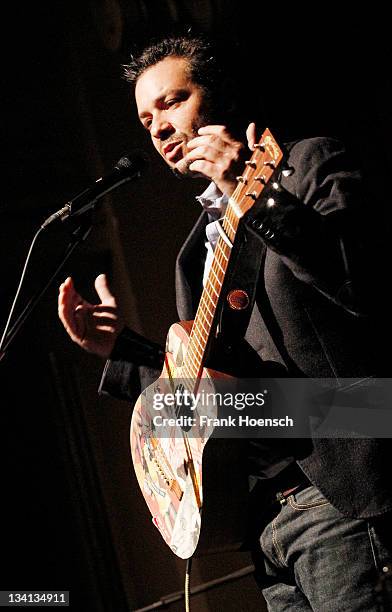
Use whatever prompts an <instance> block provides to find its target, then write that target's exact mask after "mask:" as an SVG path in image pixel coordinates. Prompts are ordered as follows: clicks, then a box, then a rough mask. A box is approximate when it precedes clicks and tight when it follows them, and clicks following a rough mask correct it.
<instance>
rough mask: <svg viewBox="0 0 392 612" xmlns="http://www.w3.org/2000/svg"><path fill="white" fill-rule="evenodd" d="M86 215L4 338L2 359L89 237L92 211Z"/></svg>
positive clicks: (0, 354) (0, 356)
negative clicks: (60, 273)
mask: <svg viewBox="0 0 392 612" xmlns="http://www.w3.org/2000/svg"><path fill="white" fill-rule="evenodd" d="M86 217H87V218H86V219H85V220H84V221H83V223H81V224H80V225H79V227H77V228H76V230H74V231H73V232H72V236H71V242H70V243H69V244H68V246H67V248H66V250H65V253H64V255H63V256H62V257H61V259H60V262H59V263H58V264H57V266H56V269H55V270H54V272H53V273H52V274H51V276H50V277H49V279H48V280H47V281H46V282H45V284H44V285H43V287H42V288H41V289H39V290H38V291H37V293H35V294H34V295H33V297H32V298H31V299H30V300H29V301H28V303H27V304H26V306H25V308H24V309H23V310H22V312H21V313H20V315H19V316H18V318H17V319H16V321H15V323H14V324H13V325H12V327H11V328H10V330H9V332H8V333H7V335H6V337H5V339H4V345H3V347H2V349H1V352H0V361H1V360H2V359H3V357H5V355H6V351H7V349H8V347H9V346H10V344H11V342H13V340H14V339H15V337H16V336H17V334H18V333H19V331H20V330H21V329H22V327H23V325H24V323H25V322H26V321H27V319H28V317H29V316H30V315H31V313H32V312H33V310H34V308H35V307H36V305H37V304H38V303H39V301H40V300H41V298H42V296H43V295H44V294H45V293H46V291H47V290H48V288H49V287H50V286H51V284H52V283H53V281H54V280H55V279H56V277H57V275H58V273H59V272H60V270H61V269H62V268H63V267H64V264H65V263H66V261H67V260H68V259H69V258H70V256H71V255H72V253H73V252H74V250H75V249H76V247H77V246H79V244H81V243H82V242H84V241H85V240H86V238H87V237H88V235H89V234H90V232H91V229H92V222H91V213H90V214H88V215H86Z"/></svg>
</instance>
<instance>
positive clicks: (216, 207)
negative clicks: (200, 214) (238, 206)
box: [196, 181, 229, 219]
mask: <svg viewBox="0 0 392 612" xmlns="http://www.w3.org/2000/svg"><path fill="white" fill-rule="evenodd" d="M196 200H198V201H199V202H200V204H201V205H202V207H203V208H204V210H205V211H207V212H208V214H209V215H211V217H213V218H214V219H219V217H221V216H222V215H223V214H224V212H225V210H226V206H227V203H228V201H229V198H228V197H227V195H226V194H225V193H222V192H221V190H220V189H218V187H217V186H216V185H215V183H214V182H213V181H212V182H211V183H210V184H209V185H208V187H207V189H205V190H204V191H203V193H201V194H200V195H199V196H196Z"/></svg>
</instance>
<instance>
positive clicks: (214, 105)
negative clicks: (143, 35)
mask: <svg viewBox="0 0 392 612" xmlns="http://www.w3.org/2000/svg"><path fill="white" fill-rule="evenodd" d="M233 50H234V49H233V43H231V49H229V48H228V47H227V46H225V47H223V46H222V45H221V44H219V43H218V42H217V41H213V40H212V39H207V38H206V37H204V36H203V35H188V36H186V35H174V36H168V37H166V38H162V39H160V40H156V41H153V42H152V43H151V44H149V45H148V46H147V47H146V48H145V49H144V50H143V51H142V52H141V53H140V54H139V55H133V56H132V57H131V60H130V62H129V64H127V65H125V66H124V77H125V79H126V80H127V81H128V82H129V83H132V84H134V85H135V84H136V82H137V80H138V78H139V77H140V76H141V75H142V74H143V73H144V72H145V71H146V70H147V69H148V68H151V67H152V66H154V65H155V64H157V63H158V62H160V61H162V60H164V59H165V58H167V57H179V58H184V59H186V60H187V63H188V70H189V76H190V78H191V79H192V81H193V82H194V83H196V84H197V85H199V87H201V88H202V89H203V91H204V94H205V99H206V102H207V103H208V106H209V109H210V113H211V117H212V118H213V119H215V118H216V119H217V120H220V121H222V120H223V121H226V120H229V121H230V122H231V125H232V127H233V124H234V127H235V126H236V124H238V123H239V122H241V123H242V122H243V117H242V115H243V109H242V108H241V101H242V97H240V93H241V87H238V86H237V83H236V81H235V77H237V74H238V72H237V70H236V60H237V58H238V54H237V53H236V50H234V53H233ZM248 110H249V109H248Z"/></svg>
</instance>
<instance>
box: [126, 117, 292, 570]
mask: <svg viewBox="0 0 392 612" xmlns="http://www.w3.org/2000/svg"><path fill="white" fill-rule="evenodd" d="M282 159H283V153H282V151H281V149H280V147H279V146H278V144H277V142H276V141H275V139H274V137H273V136H272V134H271V132H270V131H269V130H268V129H266V130H265V131H264V133H263V135H262V137H261V139H260V141H259V143H258V144H256V145H255V147H254V152H253V154H252V156H251V159H250V160H248V161H246V162H245V168H244V171H243V174H242V176H239V177H237V181H238V184H237V187H236V189H235V190H234V192H233V194H232V196H231V197H230V199H229V202H228V205H227V209H226V213H225V215H224V218H223V219H222V220H221V221H217V222H216V223H217V227H218V230H219V239H218V242H217V244H216V248H215V251H214V259H213V262H212V265H211V268H210V271H209V275H208V278H207V281H206V283H205V286H204V289H203V292H202V295H201V298H200V302H199V306H198V309H197V312H196V316H195V320H194V321H193V322H180V323H176V324H174V325H172V326H171V328H170V330H169V333H168V337H167V344H166V356H165V362H164V367H163V370H162V373H161V375H160V377H159V379H158V380H157V381H156V382H155V383H153V384H152V385H150V386H149V387H148V388H147V389H146V390H145V391H143V393H142V394H141V395H140V397H139V399H138V401H137V402H136V405H135V408H134V411H133V416H132V422H131V429H130V445H131V454H132V461H133V466H134V469H135V472H136V477H137V480H138V483H139V485H140V488H141V491H142V494H143V496H144V499H145V501H146V503H147V506H148V508H149V510H150V512H151V515H152V521H153V523H154V525H155V526H156V527H157V528H158V530H159V532H160V534H161V536H162V537H163V539H164V541H165V542H166V543H167V544H168V546H170V548H171V550H172V551H173V552H174V553H175V554H176V555H177V556H179V557H181V558H183V559H187V558H189V557H191V556H192V555H193V554H194V553H195V552H197V554H202V553H203V552H204V551H208V552H212V551H213V550H217V549H219V550H222V549H223V548H224V549H233V548H236V547H239V546H240V545H241V538H242V532H241V530H239V526H240V525H242V524H243V522H244V520H245V518H244V516H245V511H246V502H244V501H243V500H245V499H246V495H247V491H248V484H247V479H246V477H245V476H244V473H243V472H242V469H240V467H239V466H240V464H241V462H240V460H239V457H240V454H241V442H243V441H241V440H232V439H217V438H214V439H211V437H212V434H213V432H214V419H216V416H217V415H216V407H215V406H214V404H213V403H212V405H211V406H207V407H206V406H205V405H203V408H202V410H200V409H199V406H198V404H197V398H198V397H200V394H201V393H203V394H205V395H206V394H207V393H208V392H209V391H210V392H213V389H214V381H216V380H222V378H224V377H225V376H227V375H226V374H224V373H219V372H216V371H213V370H210V369H208V368H206V367H204V366H205V362H206V355H207V349H208V347H209V346H210V344H211V342H213V341H214V335H215V333H216V328H217V318H218V317H217V312H218V310H219V305H220V304H221V299H222V296H223V294H224V292H223V290H222V287H223V285H224V280H225V277H226V273H227V270H228V268H229V263H230V255H231V253H232V251H233V247H234V245H235V240H236V235H237V230H238V227H239V224H240V221H241V219H242V217H243V216H244V215H245V214H246V213H247V212H248V211H249V210H250V209H251V208H252V207H253V206H254V204H255V202H256V200H257V199H258V198H259V197H260V195H261V194H262V192H263V190H264V189H265V187H266V185H268V184H269V183H270V182H271V181H273V180H274V179H275V177H276V175H277V172H278V169H279V166H280V164H281V162H282ZM184 406H185V408H186V410H184ZM237 468H238V469H237ZM235 502H236V503H235ZM211 522H212V525H213V542H214V544H212V539H211V536H210V535H209V531H208V529H207V526H208V525H209V524H210V523H211Z"/></svg>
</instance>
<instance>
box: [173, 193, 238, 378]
mask: <svg viewBox="0 0 392 612" xmlns="http://www.w3.org/2000/svg"><path fill="white" fill-rule="evenodd" d="M239 221H240V219H239V218H238V217H237V216H236V214H235V212H234V208H233V199H232V198H231V199H230V200H229V203H228V205H227V209H226V214H225V216H224V218H223V221H222V225H221V228H222V233H223V235H224V236H225V238H223V237H222V236H219V238H218V242H217V244H216V247H215V251H214V258H213V261H212V264H211V268H210V270H209V273H208V277H207V280H206V283H205V286H204V289H203V292H202V295H201V298H200V302H199V307H198V309H197V312H196V316H195V320H194V323H193V327H192V331H191V335H190V338H189V344H188V350H187V353H186V357H185V360H184V364H183V370H184V372H185V374H186V376H187V377H188V376H189V378H192V379H196V378H199V376H200V373H201V371H202V369H203V365H204V358H205V354H206V349H207V344H208V340H209V338H210V336H211V333H212V330H213V328H214V321H215V315H216V311H217V306H218V302H219V298H220V295H221V291H222V286H223V282H224V279H225V276H226V271H227V268H228V265H229V260H230V255H231V251H232V247H233V244H234V240H235V237H236V234H237V229H238V225H239ZM217 223H220V221H218V222H217Z"/></svg>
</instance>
